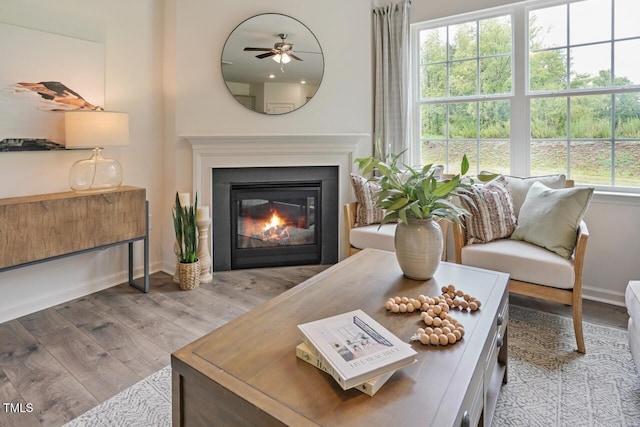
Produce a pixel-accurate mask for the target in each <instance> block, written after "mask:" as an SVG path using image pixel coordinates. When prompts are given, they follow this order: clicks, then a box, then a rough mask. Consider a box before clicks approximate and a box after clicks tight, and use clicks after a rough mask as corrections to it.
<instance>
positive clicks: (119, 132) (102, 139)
mask: <svg viewBox="0 0 640 427" xmlns="http://www.w3.org/2000/svg"><path fill="white" fill-rule="evenodd" d="M64 127H65V146H66V148H93V147H106V146H111V145H127V144H128V143H129V115H128V114H127V113H119V112H116V111H86V110H83V111H67V112H65V113H64Z"/></svg>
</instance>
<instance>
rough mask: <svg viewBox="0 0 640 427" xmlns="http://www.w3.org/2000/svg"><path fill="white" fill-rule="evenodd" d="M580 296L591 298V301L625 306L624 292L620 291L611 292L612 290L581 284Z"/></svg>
mask: <svg viewBox="0 0 640 427" xmlns="http://www.w3.org/2000/svg"><path fill="white" fill-rule="evenodd" d="M582 298H583V299H587V300H591V301H597V302H603V303H606V304H611V305H617V306H620V307H626V306H627V305H626V304H625V302H624V293H622V292H613V291H608V290H602V289H595V288H590V287H588V286H583V287H582Z"/></svg>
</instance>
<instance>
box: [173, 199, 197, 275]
mask: <svg viewBox="0 0 640 427" xmlns="http://www.w3.org/2000/svg"><path fill="white" fill-rule="evenodd" d="M197 206H198V194H197V193H196V197H195V203H194V204H193V205H192V206H181V205H180V198H179V197H178V193H176V203H175V208H174V210H173V228H174V230H175V232H176V241H177V242H178V247H179V249H178V251H179V252H178V259H179V260H180V262H185V263H189V262H196V261H197V260H198V230H197V225H196V210H197Z"/></svg>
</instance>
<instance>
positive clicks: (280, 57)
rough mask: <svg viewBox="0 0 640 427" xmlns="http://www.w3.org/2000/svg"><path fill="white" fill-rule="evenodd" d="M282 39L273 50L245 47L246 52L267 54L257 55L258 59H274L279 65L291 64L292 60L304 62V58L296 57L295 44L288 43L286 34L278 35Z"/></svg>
mask: <svg viewBox="0 0 640 427" xmlns="http://www.w3.org/2000/svg"><path fill="white" fill-rule="evenodd" d="M278 37H280V41H279V42H277V43H275V44H274V45H273V48H270V47H245V48H244V51H245V52H266V53H262V54H260V55H256V58H259V59H264V58H269V57H273V60H274V61H275V62H277V63H279V64H288V63H289V62H291V59H295V60H297V61H302V58H300V57H299V56H296V55H294V54H293V53H292V52H293V43H287V42H285V40H286V39H287V34H286V33H280V34H278ZM300 53H319V52H303V51H300Z"/></svg>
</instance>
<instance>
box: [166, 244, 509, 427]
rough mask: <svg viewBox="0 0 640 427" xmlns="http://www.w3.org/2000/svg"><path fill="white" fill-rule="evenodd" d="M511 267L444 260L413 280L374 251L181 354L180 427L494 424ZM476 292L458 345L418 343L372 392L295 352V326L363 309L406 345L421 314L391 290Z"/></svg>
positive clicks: (177, 371)
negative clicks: (345, 386)
mask: <svg viewBox="0 0 640 427" xmlns="http://www.w3.org/2000/svg"><path fill="white" fill-rule="evenodd" d="M507 280H508V275H507V274H504V273H499V272H494V271H489V270H482V269H478V268H473V267H467V266H462V265H458V264H451V263H441V265H440V267H439V268H438V271H437V272H436V275H435V277H434V278H433V279H431V280H429V281H424V282H421V281H415V280H410V279H407V278H405V277H404V276H403V275H402V272H401V271H400V268H399V267H398V263H397V261H396V259H395V254H393V253H390V252H385V251H378V250H373V249H367V250H364V251H362V252H359V253H358V254H356V255H354V256H351V257H349V258H347V259H346V260H344V261H342V262H340V263H338V264H336V265H334V266H332V267H331V268H329V269H327V270H325V271H323V272H322V273H320V274H318V275H316V276H314V277H312V278H310V279H309V280H307V281H305V282H304V283H302V284H300V285H298V286H296V287H294V288H292V289H290V290H289V291H287V292H285V293H283V294H281V295H280V296H278V297H276V298H274V299H273V300H271V301H269V302H267V303H265V304H263V305H261V306H259V307H257V308H256V309H254V310H252V311H250V312H249V313H247V314H245V315H243V316H241V317H239V318H237V319H235V320H233V321H231V322H229V323H228V324H226V325H224V326H223V327H221V328H219V329H216V330H215V331H213V332H211V333H209V334H207V335H206V336H204V337H202V338H200V339H198V340H197V341H195V342H193V343H191V344H189V345H187V346H186V347H184V348H182V349H180V350H178V351H176V352H175V353H174V354H173V355H172V357H171V365H172V369H173V392H172V393H173V425H175V426H211V425H233V426H282V425H290V426H313V425H331V426H350V427H351V426H357V425H363V426H372V425H375V426H391V425H393V426H401V425H421V426H424V425H433V426H454V425H455V426H460V425H463V426H464V425H467V426H470V425H478V424H480V425H483V424H484V425H490V423H491V418H492V414H493V408H494V407H495V401H496V399H497V393H498V391H499V388H500V385H501V383H502V382H503V381H505V382H506V367H507V345H506V344H507V316H508V294H507ZM448 284H454V286H456V288H458V289H462V290H463V291H464V292H466V293H468V294H470V295H472V296H474V297H476V298H477V299H479V300H480V301H481V302H482V307H481V309H480V310H478V311H476V312H473V313H471V312H458V311H455V310H454V311H452V313H451V314H452V316H453V317H455V318H456V319H457V320H458V321H460V322H461V323H462V324H463V325H464V326H465V330H466V334H465V336H464V338H463V339H462V340H461V341H459V342H457V343H455V344H454V345H450V346H445V347H439V346H425V345H422V344H420V343H415V342H414V343H413V347H414V349H415V350H416V351H417V352H418V356H417V359H418V361H417V362H416V363H414V364H413V365H410V366H408V367H406V368H403V369H401V370H399V371H397V372H396V373H395V374H394V375H393V376H392V377H391V378H390V379H389V380H388V381H387V382H386V384H385V385H384V386H383V387H382V388H381V389H380V390H379V391H378V392H377V393H376V394H375V395H374V396H368V395H366V394H364V393H361V392H359V391H357V390H355V389H351V390H347V391H344V390H342V389H341V388H340V386H338V384H337V383H336V382H335V381H334V380H333V378H331V377H330V376H329V375H328V374H325V373H323V372H321V371H320V370H319V369H317V368H315V367H313V366H311V365H309V364H308V363H306V362H304V361H302V360H300V359H298V358H297V357H296V355H295V347H296V345H297V344H299V343H300V342H301V338H300V336H299V333H298V329H297V327H296V326H297V325H298V324H300V323H305V322H309V321H312V320H316V319H320V318H324V317H328V316H333V315H335V314H339V313H343V312H346V311H350V310H354V309H358V308H360V309H362V310H364V311H365V312H366V313H368V314H369V315H370V316H372V317H373V318H374V319H376V320H377V321H378V322H380V323H381V324H382V325H383V326H385V327H386V328H387V329H389V330H390V331H391V332H393V333H394V334H396V335H397V336H398V337H401V338H402V339H405V340H407V341H409V339H410V337H411V335H413V333H414V332H415V331H416V329H417V328H418V327H420V326H421V325H423V323H422V322H421V320H420V316H419V315H418V314H417V313H413V314H392V313H390V312H388V311H387V310H386V309H385V308H384V303H385V301H386V299H387V298H388V297H392V296H396V295H399V296H415V297H417V296H418V295H420V294H424V295H429V296H435V295H439V294H440V293H441V291H440V289H441V287H442V286H443V285H448Z"/></svg>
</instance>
